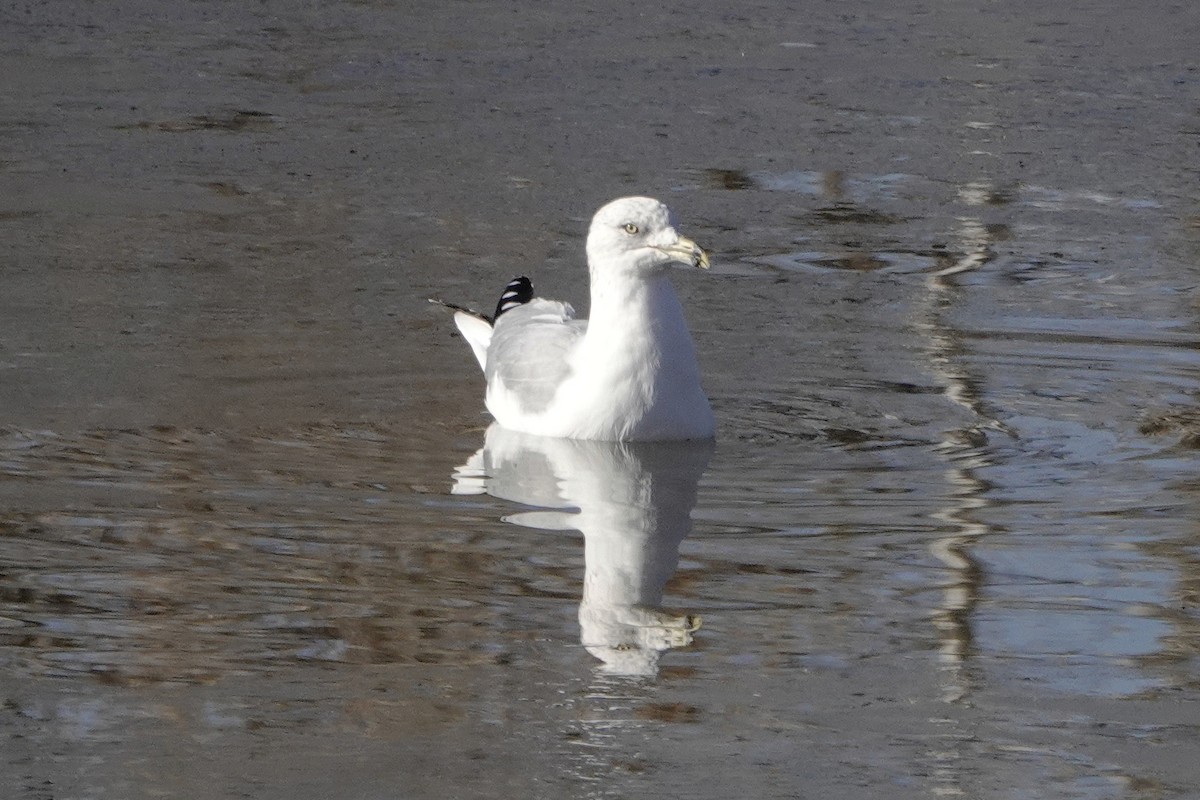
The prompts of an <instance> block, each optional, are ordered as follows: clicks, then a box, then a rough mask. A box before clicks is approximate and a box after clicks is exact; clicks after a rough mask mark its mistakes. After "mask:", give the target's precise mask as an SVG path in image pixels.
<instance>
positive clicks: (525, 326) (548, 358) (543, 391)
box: [484, 299, 587, 413]
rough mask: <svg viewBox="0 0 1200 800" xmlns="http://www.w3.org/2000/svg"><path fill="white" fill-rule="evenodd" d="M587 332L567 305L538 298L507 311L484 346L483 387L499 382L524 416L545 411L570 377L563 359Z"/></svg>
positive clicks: (583, 323) (565, 358) (585, 321)
mask: <svg viewBox="0 0 1200 800" xmlns="http://www.w3.org/2000/svg"><path fill="white" fill-rule="evenodd" d="M586 330H587V320H577V319H575V309H573V308H571V306H570V305H568V304H567V303H559V302H556V301H553V300H541V299H537V300H531V301H530V302H528V303H525V304H524V305H521V306H518V307H516V308H513V309H510V310H508V311H506V312H505V313H504V315H503V316H502V317H501V318H500V319H498V320H496V327H495V330H493V331H492V341H491V344H490V345H489V346H488V351H487V366H486V367H485V368H484V374H485V375H486V376H487V379H488V383H491V382H492V379H493V378H494V377H499V378H500V380H501V381H503V382H504V386H505V388H507V389H508V390H509V391H511V392H513V393H514V394H516V396H517V398H518V399H519V400H520V403H521V405H522V407H524V408H525V410H526V411H527V412H530V413H536V412H538V411H542V410H544V409H545V408H546V407H547V406H548V405H550V401H551V400H552V399H553V398H554V392H555V391H556V390H557V389H558V386H559V384H561V383H562V382H563V381H564V380H566V379H567V377H568V376H569V375H570V373H571V370H570V367H569V366H568V364H567V356H568V354H569V353H570V352H571V350H572V348H574V347H575V345H576V343H577V342H579V340H580V339H581V338H583V334H584V332H585V331H586Z"/></svg>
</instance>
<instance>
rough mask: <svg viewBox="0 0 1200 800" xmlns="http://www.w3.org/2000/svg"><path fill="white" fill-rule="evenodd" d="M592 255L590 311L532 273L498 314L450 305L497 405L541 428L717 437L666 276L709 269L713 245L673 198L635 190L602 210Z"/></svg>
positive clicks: (579, 435)
mask: <svg viewBox="0 0 1200 800" xmlns="http://www.w3.org/2000/svg"><path fill="white" fill-rule="evenodd" d="M587 260H588V271H589V273H590V275H591V319H590V320H581V319H576V318H575V310H574V309H573V308H572V307H571V306H570V305H569V304H568V303H563V302H559V301H556V300H543V299H541V298H534V297H533V289H532V285H531V284H530V283H529V280H528V279H526V278H524V277H521V278H516V279H514V280H513V281H512V282H511V283H509V285H508V286H507V287H506V288H505V292H504V295H503V296H502V297H501V299H500V302H499V303H498V304H497V306H496V314H495V316H494V318H489V317H487V316H485V315H482V314H479V313H477V312H473V311H470V310H469V309H465V308H462V307H460V306H450V307H451V308H453V309H455V314H454V321H455V324H457V326H458V329H459V330H460V331H461V332H462V335H463V337H464V338H465V339H466V340H467V343H468V344H470V345H471V349H472V350H473V351H474V353H475V357H476V358H477V359H478V360H479V365H480V366H481V367H482V368H483V372H484V375H485V376H486V378H487V396H486V403H487V408H488V411H490V412H491V414H492V416H493V417H495V419H496V421H497V422H498V423H500V424H501V425H502V426H504V427H505V428H508V429H510V430H513V431H518V432H521V433H531V434H536V435H540V436H554V437H563V438H571V439H599V440H608V441H634V440H639V441H656V440H657V441H662V440H678V439H707V438H711V437H712V435H713V430H714V423H713V415H712V410H711V408H710V407H709V404H708V398H707V397H706V396H705V394H704V390H703V389H702V388H701V386H700V369H699V367H698V366H697V364H696V352H695V349H694V348H693V346H692V339H691V336H690V334H689V333H688V328H687V323H686V321H685V320H684V317H683V308H682V307H681V306H680V304H679V299H678V298H677V297H676V295H675V290H674V288H673V287H672V286H671V282H670V280H669V278H668V277H667V266H668V265H669V264H672V263H683V264H689V265H691V266H695V267H701V268H704V269H707V268H708V256H707V255H705V253H704V251H703V250H701V249H700V248H699V247H697V246H696V244H695V242H693V241H692V240H690V239H687V238H684V237H683V236H680V235H679V234H678V233H676V231H675V228H674V227H673V226H672V225H671V219H670V214H669V212H668V211H667V207H666V206H665V205H663V204H662V203H660V202H658V201H657V200H653V199H651V198H648V197H624V198H621V199H619V200H614V201H612V202H611V203H609V204H608V205H606V206H604V207H603V208H601V209H600V210H599V211H597V212H596V215H595V217H593V218H592V225H591V228H590V229H589V231H588V237H587ZM444 305H449V304H444Z"/></svg>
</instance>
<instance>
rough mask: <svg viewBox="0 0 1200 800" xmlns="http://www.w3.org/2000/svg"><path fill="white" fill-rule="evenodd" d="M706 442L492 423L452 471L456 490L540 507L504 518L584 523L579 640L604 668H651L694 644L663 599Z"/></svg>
mask: <svg viewBox="0 0 1200 800" xmlns="http://www.w3.org/2000/svg"><path fill="white" fill-rule="evenodd" d="M712 446H713V445H712V443H711V442H672V443H665V442H663V443H636V444H635V443H615V442H587V441H576V440H570V439H546V438H542V437H537V436H527V435H522V434H517V433H513V432H511V431H507V430H505V429H504V428H501V427H499V426H497V425H493V426H492V427H491V428H489V429H488V433H487V440H486V443H485V445H484V447H483V448H482V449H481V450H479V451H478V452H477V453H475V455H473V456H472V457H471V459H470V460H469V461H468V462H467V464H465V465H463V466H462V467H460V468H459V469H458V470H457V471H456V473H455V488H454V491H455V492H456V493H460V494H471V493H480V492H481V491H486V492H487V493H488V494H491V495H493V496H495V497H500V498H503V499H506V500H512V501H515V502H519V503H522V504H524V505H529V506H537V507H540V510H535V511H524V512H520V513H517V514H512V515H508V516H506V517H505V519H506V520H507V521H509V522H513V523H516V524H519V525H526V526H528V527H534V528H539V529H574V530H579V531H582V532H583V535H584V561H585V569H584V579H583V592H582V599H581V601H580V604H579V624H580V631H581V634H580V638H581V641H582V643H583V645H584V646H585V647H586V648H587V650H588V652H590V653H591V654H592V655H594V656H596V658H598V659H600V660H601V661H603V662H604V665H605V666H604V669H605V670H606V671H609V672H612V673H616V674H622V675H652V674H654V673H655V672H656V671H657V668H658V660H659V657H660V655H661V654H662V653H663V652H665V651H666V650H669V649H671V648H675V647H683V646H686V645H688V644H691V642H692V633H693V632H694V631H695V630H696V629H697V628H698V627H699V625H700V620H699V618H698V617H695V616H692V615H687V614H684V615H675V614H671V613H669V612H667V611H664V610H662V609H661V608H660V606H661V605H662V595H663V588H664V587H665V585H666V583H667V581H668V580H669V579H670V577H671V575H672V574H673V573H674V572H675V567H676V565H677V563H678V561H679V544H680V542H682V541H683V539H684V538H685V537H686V536H687V535H688V533H690V532H691V512H692V508H693V507H694V506H695V504H696V484H697V483H698V482H699V480H700V476H701V475H702V474H703V472H704V469H705V467H706V466H707V464H708V458H709V456H710V455H711V453H712Z"/></svg>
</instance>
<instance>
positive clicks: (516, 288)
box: [492, 275, 533, 319]
mask: <svg viewBox="0 0 1200 800" xmlns="http://www.w3.org/2000/svg"><path fill="white" fill-rule="evenodd" d="M532 299H533V281H531V280H529V278H526V277H525V276H524V275H520V276H518V277H516V278H513V279H512V280H511V281H509V282H508V285H507V286H505V287H504V291H503V292H501V293H500V302H498V303H496V313H495V314H494V315H493V317H492V318H493V319H500V315H501V314H503V313H504V312H505V311H511V310H512V309H514V308H516V307H517V306H523V305H525V304H526V303H528V302H529V301H530V300H532Z"/></svg>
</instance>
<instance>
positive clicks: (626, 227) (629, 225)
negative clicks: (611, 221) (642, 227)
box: [621, 222, 638, 236]
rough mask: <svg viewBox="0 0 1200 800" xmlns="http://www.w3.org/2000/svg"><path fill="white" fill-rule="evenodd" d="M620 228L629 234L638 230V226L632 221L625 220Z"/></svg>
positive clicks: (631, 234)
mask: <svg viewBox="0 0 1200 800" xmlns="http://www.w3.org/2000/svg"><path fill="white" fill-rule="evenodd" d="M621 228H622V230H624V231H625V232H626V233H628V234H629V235H630V236H633V235H634V234H635V233H637V232H638V226H637V225H634V224H633V223H632V222H626V223H625V224H624V225H622V226H621Z"/></svg>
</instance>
